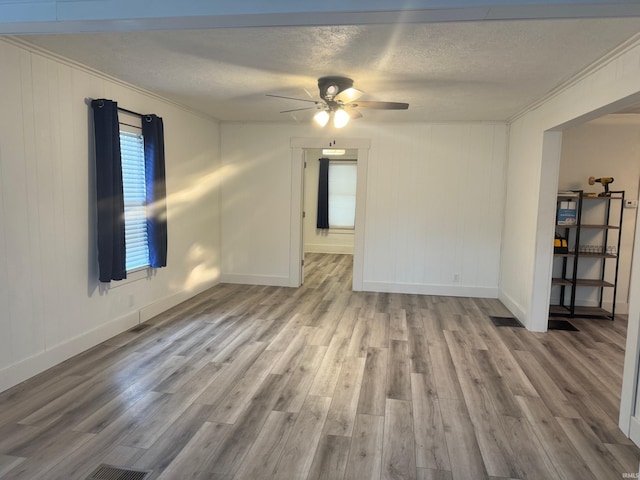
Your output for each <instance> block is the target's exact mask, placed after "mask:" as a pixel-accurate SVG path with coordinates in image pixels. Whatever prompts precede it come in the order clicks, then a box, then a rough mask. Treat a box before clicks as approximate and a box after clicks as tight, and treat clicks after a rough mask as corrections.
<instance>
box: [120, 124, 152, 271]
mask: <svg viewBox="0 0 640 480" xmlns="http://www.w3.org/2000/svg"><path fill="white" fill-rule="evenodd" d="M136 120H137V121H138V122H139V119H136ZM132 123H133V122H132ZM120 156H121V159H122V188H123V193H124V225H125V244H126V251H127V254H126V259H127V260H126V268H127V272H132V271H134V270H139V269H142V268H145V267H148V266H149V241H148V237H147V201H146V198H147V194H146V181H145V162H144V137H143V136H142V133H141V129H139V128H138V127H136V126H135V125H130V124H126V123H123V122H121V123H120Z"/></svg>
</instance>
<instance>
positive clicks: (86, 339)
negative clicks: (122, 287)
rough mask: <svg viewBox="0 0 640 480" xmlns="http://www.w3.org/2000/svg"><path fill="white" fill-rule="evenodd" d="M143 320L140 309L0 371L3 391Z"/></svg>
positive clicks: (0, 389) (0, 383) (0, 386)
mask: <svg viewBox="0 0 640 480" xmlns="http://www.w3.org/2000/svg"><path fill="white" fill-rule="evenodd" d="M139 321H140V315H139V312H138V311H135V312H131V313H128V314H127V315H124V316H122V317H119V318H116V319H115V320H112V321H110V322H108V323H105V324H103V325H100V326H99V327H96V328H94V329H93V330H89V331H88V332H85V333H83V334H82V335H78V336H77V337H74V338H71V339H69V340H66V341H64V342H62V343H59V344H57V345H54V346H52V347H50V348H48V349H47V350H45V351H43V352H39V353H37V354H36V355H33V356H31V357H28V358H25V359H24V360H21V361H19V362H18V363H14V364H13V365H9V366H8V367H6V368H3V369H2V370H0V392H3V391H5V390H7V389H9V388H11V387H13V386H15V385H17V384H19V383H21V382H24V381H25V380H27V379H29V378H31V377H33V376H34V375H37V374H39V373H42V372H44V371H45V370H47V369H49V368H51V367H53V366H55V365H57V364H59V363H61V362H64V361H65V360H67V359H69V358H71V357H73V356H74V355H78V354H79V353H82V352H84V351H85V350H88V349H89V348H92V347H94V346H96V345H98V344H99V343H102V342H104V341H105V340H108V339H110V338H111V337H114V336H116V335H118V334H120V333H122V332H124V331H125V330H128V329H129V328H132V327H134V326H135V325H137V324H138V323H139Z"/></svg>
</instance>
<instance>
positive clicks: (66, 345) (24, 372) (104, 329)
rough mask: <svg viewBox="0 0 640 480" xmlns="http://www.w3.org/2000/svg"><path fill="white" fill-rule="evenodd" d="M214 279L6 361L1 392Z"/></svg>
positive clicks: (194, 292) (204, 287)
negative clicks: (7, 363)
mask: <svg viewBox="0 0 640 480" xmlns="http://www.w3.org/2000/svg"><path fill="white" fill-rule="evenodd" d="M217 283H218V282H217V281H215V282H208V283H203V284H201V285H199V286H198V288H197V289H193V290H188V291H187V290H182V291H180V292H178V293H176V294H174V295H171V296H169V297H166V298H163V299H161V300H158V301H157V302H154V303H152V304H150V305H147V306H145V307H142V308H141V309H139V310H136V311H133V312H130V313H128V314H126V315H124V316H122V317H119V318H116V319H115V320H111V321H110V322H107V323H105V324H103V325H100V326H99V327H96V328H94V329H93V330H90V331H88V332H85V333H83V334H81V335H78V336H77V337H74V338H71V339H69V340H66V341H64V342H62V343H59V344H58V345H54V346H52V347H49V348H47V349H46V350H45V351H43V352H39V353H37V354H36V355H33V356H31V357H29V358H25V359H24V360H21V361H19V362H18V363H14V364H13V365H9V366H8V367H6V368H4V369H2V370H0V392H3V391H5V390H7V389H9V388H11V387H13V386H15V385H17V384H19V383H21V382H24V381H25V380H27V379H29V378H31V377H33V376H34V375H37V374H39V373H42V372H44V371H45V370H47V369H49V368H51V367H54V366H55V365H57V364H59V363H61V362H64V361H65V360H67V359H69V358H71V357H73V356H74V355H78V354H79V353H82V352H84V351H86V350H88V349H90V348H92V347H95V346H96V345H98V344H100V343H102V342H104V341H106V340H109V339H110V338H112V337H114V336H116V335H119V334H120V333H122V332H124V331H126V330H128V329H130V328H132V327H134V326H136V325H138V324H139V323H141V322H145V321H147V320H149V319H151V318H153V317H155V316H156V315H158V314H160V313H162V312H165V311H167V310H169V309H170V308H172V307H175V306H176V305H178V304H180V303H182V302H184V301H186V300H188V299H189V298H191V297H194V296H195V295H197V294H199V293H201V292H203V291H205V290H207V289H208V288H211V287H213V286H215V285H216V284H217Z"/></svg>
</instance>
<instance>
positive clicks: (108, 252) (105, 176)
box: [91, 99, 127, 282]
mask: <svg viewBox="0 0 640 480" xmlns="http://www.w3.org/2000/svg"><path fill="white" fill-rule="evenodd" d="M91 108H92V109H93V126H94V131H95V149H96V199H97V210H98V267H99V278H100V281H101V282H110V281H111V280H122V279H124V278H127V269H126V266H125V265H126V263H125V255H126V245H125V236H124V197H123V193H122V164H121V160H120V125H119V122H118V104H117V103H116V102H113V101H111V100H105V99H100V100H93V101H92V102H91Z"/></svg>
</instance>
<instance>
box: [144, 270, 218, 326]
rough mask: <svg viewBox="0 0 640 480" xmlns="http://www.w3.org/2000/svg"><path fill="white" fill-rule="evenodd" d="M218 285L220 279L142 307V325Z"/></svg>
mask: <svg viewBox="0 0 640 480" xmlns="http://www.w3.org/2000/svg"><path fill="white" fill-rule="evenodd" d="M218 283H219V280H218V279H216V280H215V281H210V282H203V283H201V284H199V285H198V286H197V287H196V288H194V289H192V290H181V291H179V292H178V293H174V294H173V295H170V296H168V297H165V298H161V299H160V300H158V301H157V302H154V303H152V304H149V305H146V306H144V307H142V308H141V309H140V323H142V322H146V321H147V320H150V319H152V318H153V317H155V316H156V315H160V314H161V313H162V312H166V311H167V310H169V309H170V308H173V307H175V306H176V305H179V304H180V303H182V302H185V301H187V300H189V299H190V298H192V297H195V296H196V295H198V294H199V293H202V292H204V291H205V290H208V289H209V288H212V287H215V286H216V285H217V284H218Z"/></svg>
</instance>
